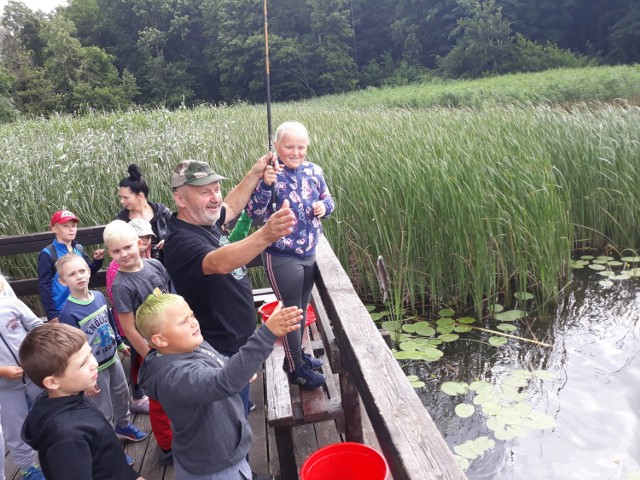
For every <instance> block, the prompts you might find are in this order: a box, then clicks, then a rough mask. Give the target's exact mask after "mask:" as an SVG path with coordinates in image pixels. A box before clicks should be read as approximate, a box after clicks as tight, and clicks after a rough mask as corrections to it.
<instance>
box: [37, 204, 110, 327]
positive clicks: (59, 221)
mask: <svg viewBox="0 0 640 480" xmlns="http://www.w3.org/2000/svg"><path fill="white" fill-rule="evenodd" d="M78 222H80V219H79V218H78V217H76V216H75V215H74V214H73V213H72V212H70V211H69V210H58V211H57V212H56V213H54V214H53V216H52V217H51V231H52V232H53V233H54V234H55V239H54V240H53V243H52V244H50V245H47V246H46V247H44V248H43V249H42V250H41V251H40V256H39V257H38V288H39V289H40V301H41V302H42V306H43V307H44V310H45V312H46V314H47V319H48V321H50V322H57V321H58V316H59V315H60V310H62V307H63V306H64V304H65V303H66V301H67V298H69V293H70V292H69V288H68V287H65V286H63V285H62V284H61V283H60V282H59V281H58V272H57V271H56V261H57V260H58V258H60V257H62V256H64V255H66V254H67V253H70V252H74V253H76V254H77V255H80V256H81V257H82V258H84V259H85V261H86V262H87V264H88V265H89V268H90V270H91V275H94V274H95V273H96V272H97V271H98V270H100V267H102V259H103V258H104V250H102V249H100V250H95V251H94V252H93V261H91V259H90V258H89V256H88V255H87V254H86V253H85V252H84V249H83V248H82V245H80V244H79V243H78V242H77V241H76V239H75V238H76V234H77V233H78Z"/></svg>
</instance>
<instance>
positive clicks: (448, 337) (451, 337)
mask: <svg viewBox="0 0 640 480" xmlns="http://www.w3.org/2000/svg"><path fill="white" fill-rule="evenodd" d="M438 338H439V339H440V340H442V341H443V342H454V341H456V340H458V339H459V338H460V335H456V334H455V333H445V334H444V335H440V336H439V337H438Z"/></svg>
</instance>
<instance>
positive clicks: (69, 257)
mask: <svg viewBox="0 0 640 480" xmlns="http://www.w3.org/2000/svg"><path fill="white" fill-rule="evenodd" d="M75 260H82V262H83V263H85V264H86V263H87V262H86V260H85V259H84V258H82V257H81V256H80V255H78V254H77V253H73V252H69V253H67V254H66V255H63V256H62V257H60V258H58V260H57V261H56V271H57V272H58V276H59V277H61V276H62V275H61V273H62V268H63V267H64V266H65V265H66V264H67V263H71V262H73V261H75ZM87 268H89V266H88V265H87Z"/></svg>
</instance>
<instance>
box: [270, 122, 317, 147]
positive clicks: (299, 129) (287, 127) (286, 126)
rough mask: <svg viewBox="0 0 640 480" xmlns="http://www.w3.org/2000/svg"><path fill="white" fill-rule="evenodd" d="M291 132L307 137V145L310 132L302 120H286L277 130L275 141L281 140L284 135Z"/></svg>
mask: <svg viewBox="0 0 640 480" xmlns="http://www.w3.org/2000/svg"><path fill="white" fill-rule="evenodd" d="M289 133H297V134H299V135H301V136H303V137H305V138H306V139H307V145H308V144H309V132H308V131H307V127H305V126H304V125H303V124H301V123H300V122H284V123H283V124H281V125H280V126H279V127H278V128H277V130H276V135H275V138H274V143H278V142H280V140H282V137H284V136H285V135H287V134H289Z"/></svg>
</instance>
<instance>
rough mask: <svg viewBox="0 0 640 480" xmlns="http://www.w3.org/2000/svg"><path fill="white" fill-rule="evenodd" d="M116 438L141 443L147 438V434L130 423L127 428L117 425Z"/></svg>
mask: <svg viewBox="0 0 640 480" xmlns="http://www.w3.org/2000/svg"><path fill="white" fill-rule="evenodd" d="M115 430H116V436H117V437H118V438H120V439H122V440H131V441H132V442H141V441H142V440H144V439H145V438H147V434H146V433H144V432H141V431H140V430H139V429H138V427H136V426H135V425H134V424H133V423H130V424H129V425H127V426H126V427H120V426H118V425H116V428H115Z"/></svg>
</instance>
